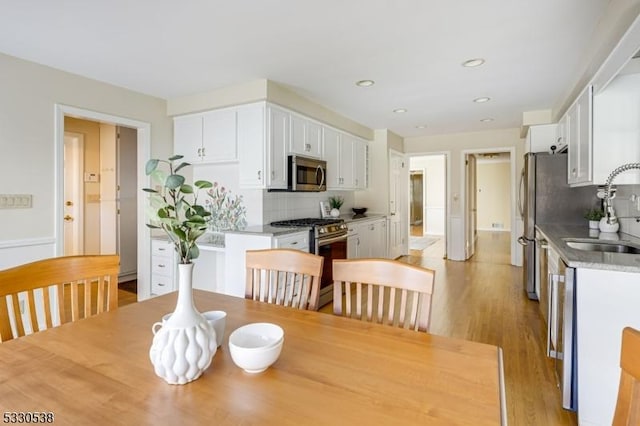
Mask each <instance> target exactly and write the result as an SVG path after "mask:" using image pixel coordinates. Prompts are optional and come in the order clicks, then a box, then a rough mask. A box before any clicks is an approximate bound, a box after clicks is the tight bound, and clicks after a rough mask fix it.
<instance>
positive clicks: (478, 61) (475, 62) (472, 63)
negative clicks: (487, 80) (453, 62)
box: [462, 58, 484, 68]
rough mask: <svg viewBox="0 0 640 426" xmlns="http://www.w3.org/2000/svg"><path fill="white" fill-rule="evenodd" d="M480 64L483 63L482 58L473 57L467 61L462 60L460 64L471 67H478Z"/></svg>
mask: <svg viewBox="0 0 640 426" xmlns="http://www.w3.org/2000/svg"><path fill="white" fill-rule="evenodd" d="M482 64H484V59H482V58H475V59H469V60H468V61H464V62H463V63H462V66H463V67H467V68H473V67H479V66H480V65H482Z"/></svg>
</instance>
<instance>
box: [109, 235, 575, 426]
mask: <svg viewBox="0 0 640 426" xmlns="http://www.w3.org/2000/svg"><path fill="white" fill-rule="evenodd" d="M443 253H444V241H443V240H442V239H441V240H440V241H438V242H437V243H435V244H433V245H432V246H430V247H428V248H427V249H425V250H423V251H417V250H412V251H411V252H410V254H409V256H404V257H402V258H401V259H400V260H401V261H404V262H407V263H411V264H415V265H420V266H424V267H427V268H431V269H434V270H435V271H436V282H435V289H434V295H433V306H432V313H431V315H432V317H431V333H433V334H438V335H442V336H451V337H456V338H460V339H466V340H473V341H476V342H482V343H488V344H492V345H497V346H500V347H502V349H503V352H504V373H505V382H506V399H507V415H508V419H509V424H510V425H511V426H520V425H523V426H529V425H531V426H538V425H540V426H555V425H558V426H562V425H571V426H573V425H577V421H576V416H575V414H574V413H571V412H569V411H566V410H564V409H562V405H561V403H560V391H559V390H558V388H557V386H556V380H555V376H554V372H553V364H552V362H551V360H550V359H547V358H546V357H545V356H544V343H545V336H546V334H545V333H546V330H545V329H544V327H543V323H542V320H541V318H540V315H539V313H538V302H535V301H531V300H529V299H527V297H526V296H525V293H524V290H523V287H522V268H518V267H514V266H511V265H510V264H509V233H507V232H479V238H478V244H477V249H476V253H475V255H474V256H473V257H472V258H471V259H470V260H468V261H467V262H454V261H449V260H443V259H442V255H443ZM119 295H120V297H121V299H120V306H123V305H125V304H129V303H135V301H136V299H135V295H133V293H129V292H126V291H123V290H119ZM320 311H321V312H324V313H328V314H330V313H331V312H332V307H331V305H327V306H325V307H323V308H321V310H320Z"/></svg>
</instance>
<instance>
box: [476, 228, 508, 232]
mask: <svg viewBox="0 0 640 426" xmlns="http://www.w3.org/2000/svg"><path fill="white" fill-rule="evenodd" d="M478 231H491V232H511V229H509V228H478Z"/></svg>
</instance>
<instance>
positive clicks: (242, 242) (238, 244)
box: [222, 230, 310, 297]
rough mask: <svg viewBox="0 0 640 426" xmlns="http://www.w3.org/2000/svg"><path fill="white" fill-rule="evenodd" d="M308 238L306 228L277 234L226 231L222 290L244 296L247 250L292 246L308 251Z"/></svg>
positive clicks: (232, 294)
mask: <svg viewBox="0 0 640 426" xmlns="http://www.w3.org/2000/svg"><path fill="white" fill-rule="evenodd" d="M309 238H310V236H309V231H308V230H305V231H300V232H293V233H290V234H284V235H279V236H274V235H271V234H258V233H256V234H251V233H227V234H226V235H225V279H224V289H222V292H223V293H225V294H228V295H230V296H236V297H244V293H245V285H246V268H247V265H246V263H245V256H246V252H247V250H264V249H270V248H293V249H297V250H302V251H306V252H308V251H309Z"/></svg>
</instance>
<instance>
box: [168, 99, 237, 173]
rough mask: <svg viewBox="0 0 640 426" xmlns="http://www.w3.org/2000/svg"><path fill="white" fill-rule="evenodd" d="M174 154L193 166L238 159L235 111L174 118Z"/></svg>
mask: <svg viewBox="0 0 640 426" xmlns="http://www.w3.org/2000/svg"><path fill="white" fill-rule="evenodd" d="M173 137H174V152H175V153H176V154H182V155H184V160H185V161H187V162H190V163H192V164H198V163H219V162H229V161H236V160H237V159H238V141H237V117H236V108H225V109H220V110H215V111H208V112H205V113H199V114H189V115H184V116H180V117H175V118H174V120H173Z"/></svg>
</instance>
